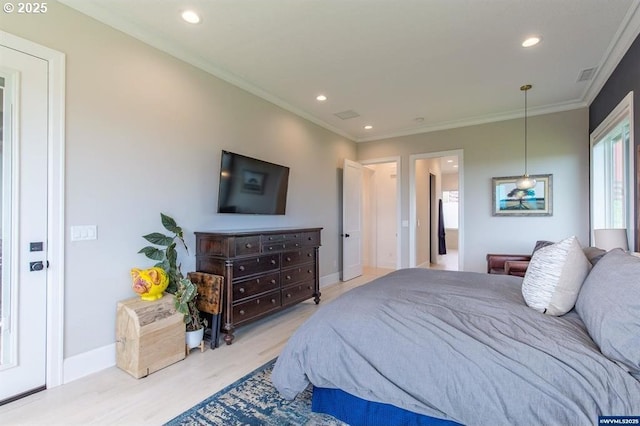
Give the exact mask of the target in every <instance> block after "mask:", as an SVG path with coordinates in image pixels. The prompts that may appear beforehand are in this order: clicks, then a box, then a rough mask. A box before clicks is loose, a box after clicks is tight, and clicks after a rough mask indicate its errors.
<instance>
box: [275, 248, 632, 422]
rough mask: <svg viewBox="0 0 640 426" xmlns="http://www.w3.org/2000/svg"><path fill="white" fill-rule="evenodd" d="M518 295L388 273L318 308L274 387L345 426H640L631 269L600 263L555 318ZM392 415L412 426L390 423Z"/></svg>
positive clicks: (479, 283)
mask: <svg viewBox="0 0 640 426" xmlns="http://www.w3.org/2000/svg"><path fill="white" fill-rule="evenodd" d="M534 260H535V258H534V259H532V263H533V261H534ZM534 266H535V265H534ZM534 269H535V268H534ZM589 269H591V268H590V267H589ZM525 279H526V278H525ZM580 284H582V282H581V283H580ZM522 287H523V278H520V277H515V276H507V275H489V274H482V273H474V272H450V271H438V270H429V269H403V270H398V271H395V272H392V273H390V274H388V275H386V276H384V277H381V278H379V279H376V280H374V281H372V282H371V283H369V284H367V285H363V286H361V287H358V288H355V289H353V290H351V291H349V292H347V293H345V294H344V295H342V296H340V297H338V298H337V299H335V300H334V301H332V302H330V303H328V304H326V305H324V306H322V307H321V308H320V309H319V310H318V311H317V312H316V313H315V314H314V315H313V316H312V317H310V318H309V319H308V320H307V321H306V322H305V323H304V324H303V325H302V326H300V328H299V329H298V330H297V331H296V332H295V333H294V334H293V335H292V337H291V338H290V340H289V341H288V343H287V345H286V346H285V348H284V350H283V351H282V353H281V355H280V356H279V358H278V360H277V362H276V365H275V367H274V370H273V374H272V381H273V383H274V385H275V387H276V388H277V389H278V390H279V392H280V393H281V394H282V395H283V396H284V397H285V398H287V399H293V398H295V397H296V395H297V394H298V393H299V392H301V391H303V390H304V389H306V388H307V386H309V385H310V384H311V385H312V386H313V387H314V409H317V408H318V407H320V408H319V409H317V411H324V412H327V411H329V414H332V415H335V416H336V417H338V418H340V419H342V420H344V421H347V422H348V423H351V424H375V423H371V422H367V421H365V420H363V419H365V418H372V417H373V418H374V419H375V418H376V417H377V418H378V419H381V418H384V420H383V421H381V422H379V423H377V424H384V425H391V424H433V425H449V424H464V425H488V424H491V425H518V424H521V425H533V424H537V425H542V424H544V425H587V424H596V423H597V422H598V416H640V382H639V380H638V379H639V378H640V259H638V258H635V257H633V256H630V255H628V254H626V253H624V252H622V251H621V250H613V251H611V252H609V253H607V254H606V255H605V256H604V257H602V258H601V259H600V260H599V261H598V263H597V264H596V265H595V266H594V267H593V269H591V270H590V272H588V275H587V276H586V279H584V285H581V289H580V288H579V293H578V294H577V295H576V298H575V299H574V301H575V300H577V303H574V304H575V305H576V308H575V309H571V310H570V311H569V312H567V313H565V314H563V315H559V316H552V315H547V314H543V313H541V312H539V311H537V310H535V309H532V308H531V307H530V306H528V305H527V303H525V299H524V298H523V289H522ZM572 306H573V304H572ZM590 332H591V333H590ZM596 342H597V343H596ZM316 393H317V394H318V395H319V397H318V398H316ZM332 398H337V399H332ZM351 403H353V404H355V405H353V406H351V405H349V406H347V405H345V404H351ZM331 407H333V408H334V409H333V410H332V409H331ZM345 407H347V408H345ZM385 409H389V410H390V411H384V410H385ZM396 409H397V413H399V414H400V415H401V416H405V415H414V416H416V417H415V418H413V420H399V421H397V422H395V421H394V420H393V415H394V410H396ZM368 410H373V411H369V413H368V414H367V412H368ZM377 410H382V411H377ZM360 411H363V412H364V414H363V416H361V417H355V418H354V417H350V416H351V415H352V414H354V413H356V415H359V414H358V413H359V412H360ZM372 413H373V414H372ZM376 413H377V414H376ZM380 413H383V414H380ZM367 416H368V417H367ZM386 416H388V417H386Z"/></svg>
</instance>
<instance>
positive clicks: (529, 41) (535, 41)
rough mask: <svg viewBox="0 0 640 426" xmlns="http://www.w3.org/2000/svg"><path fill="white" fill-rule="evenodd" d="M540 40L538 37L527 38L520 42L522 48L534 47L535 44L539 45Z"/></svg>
mask: <svg viewBox="0 0 640 426" xmlns="http://www.w3.org/2000/svg"><path fill="white" fill-rule="evenodd" d="M541 40H542V37H540V36H533V37H529V38H527V39H526V40H525V41H523V42H522V47H532V46H535V45H536V44H538V43H540V41H541Z"/></svg>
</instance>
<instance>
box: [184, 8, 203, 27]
mask: <svg viewBox="0 0 640 426" xmlns="http://www.w3.org/2000/svg"><path fill="white" fill-rule="evenodd" d="M182 19H184V20H185V21H187V22H188V23H190V24H197V23H199V22H200V16H198V14H197V13H195V12H194V11H193V10H185V11H184V12H182Z"/></svg>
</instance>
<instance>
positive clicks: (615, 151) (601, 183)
mask: <svg viewBox="0 0 640 426" xmlns="http://www.w3.org/2000/svg"><path fill="white" fill-rule="evenodd" d="M632 102H633V93H629V95H627V96H626V97H625V98H624V99H623V100H622V102H621V103H620V104H619V105H618V106H617V107H616V108H615V109H614V110H613V111H612V112H611V114H609V116H608V117H607V118H606V119H605V120H604V121H603V122H602V124H600V126H598V128H597V129H596V130H595V131H594V132H593V133H592V134H591V229H592V231H593V230H594V229H601V228H624V229H627V238H628V241H629V247H633V246H634V241H633V235H634V233H633V227H634V226H633V225H634V223H633V219H632V218H633V211H634V202H633V142H632V141H633V139H632V135H631V132H632V129H633V122H632V120H633V105H632Z"/></svg>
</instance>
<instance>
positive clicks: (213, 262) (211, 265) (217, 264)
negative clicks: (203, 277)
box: [196, 257, 225, 275]
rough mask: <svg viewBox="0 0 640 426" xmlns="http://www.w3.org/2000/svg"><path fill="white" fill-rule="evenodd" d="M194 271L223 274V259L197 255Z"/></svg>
mask: <svg viewBox="0 0 640 426" xmlns="http://www.w3.org/2000/svg"><path fill="white" fill-rule="evenodd" d="M196 271H200V272H206V273H208V274H215V275H224V273H225V269H224V260H219V259H213V258H211V257H198V258H196Z"/></svg>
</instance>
